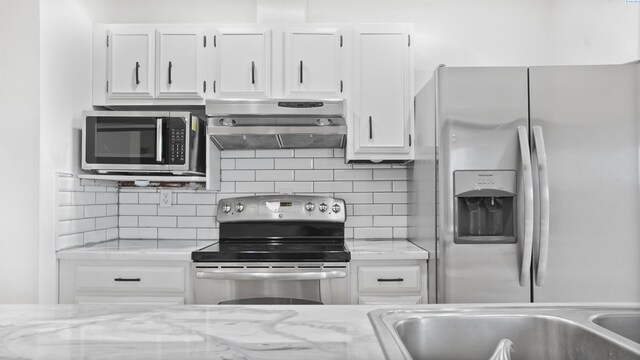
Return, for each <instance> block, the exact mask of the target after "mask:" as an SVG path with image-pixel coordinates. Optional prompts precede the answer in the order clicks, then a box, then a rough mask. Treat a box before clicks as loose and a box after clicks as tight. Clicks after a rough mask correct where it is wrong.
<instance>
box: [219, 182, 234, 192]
mask: <svg viewBox="0 0 640 360" xmlns="http://www.w3.org/2000/svg"><path fill="white" fill-rule="evenodd" d="M220 192H221V193H234V192H236V183H234V182H230V181H225V182H221V183H220Z"/></svg>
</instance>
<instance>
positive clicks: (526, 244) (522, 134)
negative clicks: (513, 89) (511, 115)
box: [518, 126, 533, 286]
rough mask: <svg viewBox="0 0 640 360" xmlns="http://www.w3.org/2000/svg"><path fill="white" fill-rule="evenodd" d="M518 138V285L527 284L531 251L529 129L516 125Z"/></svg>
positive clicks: (531, 180)
mask: <svg viewBox="0 0 640 360" xmlns="http://www.w3.org/2000/svg"><path fill="white" fill-rule="evenodd" d="M518 139H519V143H520V157H521V160H522V176H523V180H524V194H523V196H524V238H523V239H522V240H523V241H522V264H521V268H520V286H529V275H530V273H531V252H532V251H533V174H532V169H531V153H530V151H529V131H528V129H527V127H526V126H518Z"/></svg>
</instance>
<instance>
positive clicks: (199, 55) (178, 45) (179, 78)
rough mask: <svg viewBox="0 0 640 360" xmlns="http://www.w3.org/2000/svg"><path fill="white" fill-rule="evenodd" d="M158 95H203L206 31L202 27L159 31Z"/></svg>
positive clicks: (162, 96)
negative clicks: (198, 28)
mask: <svg viewBox="0 0 640 360" xmlns="http://www.w3.org/2000/svg"><path fill="white" fill-rule="evenodd" d="M156 36H157V39H158V40H157V44H158V45H157V46H158V56H157V63H156V68H157V69H158V71H157V79H158V82H157V89H158V92H157V97H159V98H164V97H170V98H202V97H203V95H204V91H205V89H206V84H205V80H204V68H203V65H204V46H205V43H204V35H203V34H202V32H201V31H199V30H179V31H164V30H163V31H158V32H157V35H156Z"/></svg>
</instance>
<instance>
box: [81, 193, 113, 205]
mask: <svg viewBox="0 0 640 360" xmlns="http://www.w3.org/2000/svg"><path fill="white" fill-rule="evenodd" d="M86 194H91V193H86ZM117 202H118V193H109V192H107V193H95V203H96V204H115V203H117Z"/></svg>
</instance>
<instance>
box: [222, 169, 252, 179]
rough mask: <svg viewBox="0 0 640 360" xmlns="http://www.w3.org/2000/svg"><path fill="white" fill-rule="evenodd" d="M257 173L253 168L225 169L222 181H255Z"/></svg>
mask: <svg viewBox="0 0 640 360" xmlns="http://www.w3.org/2000/svg"><path fill="white" fill-rule="evenodd" d="M255 179H256V173H255V171H253V170H223V171H222V181H254V180H255Z"/></svg>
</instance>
